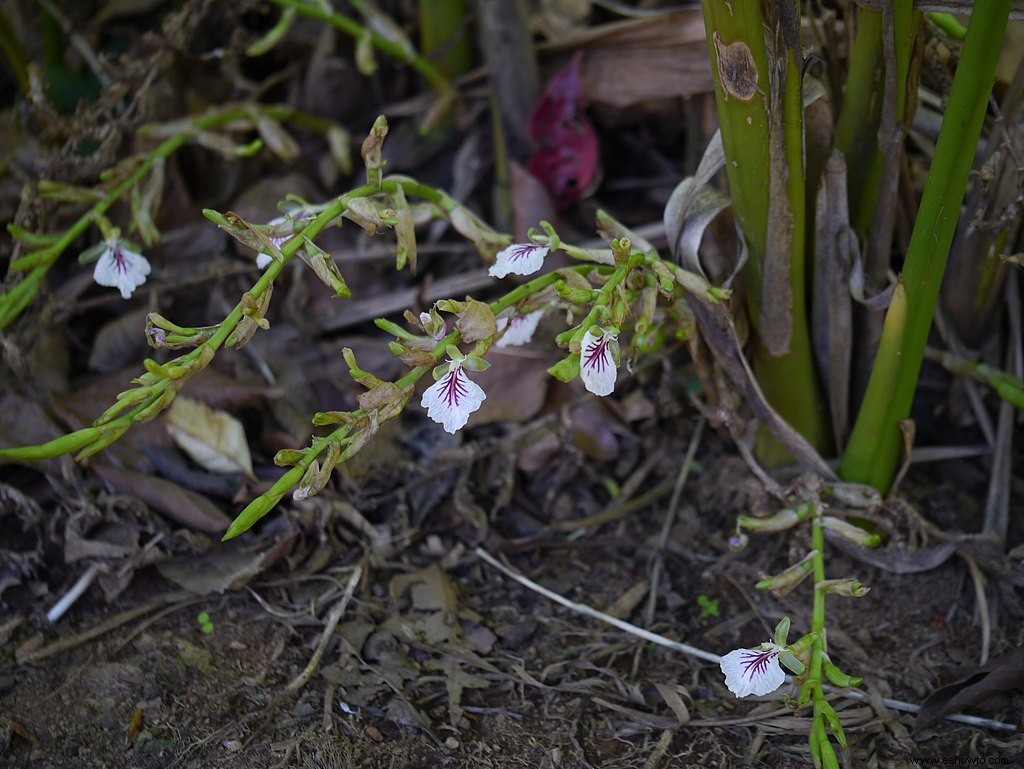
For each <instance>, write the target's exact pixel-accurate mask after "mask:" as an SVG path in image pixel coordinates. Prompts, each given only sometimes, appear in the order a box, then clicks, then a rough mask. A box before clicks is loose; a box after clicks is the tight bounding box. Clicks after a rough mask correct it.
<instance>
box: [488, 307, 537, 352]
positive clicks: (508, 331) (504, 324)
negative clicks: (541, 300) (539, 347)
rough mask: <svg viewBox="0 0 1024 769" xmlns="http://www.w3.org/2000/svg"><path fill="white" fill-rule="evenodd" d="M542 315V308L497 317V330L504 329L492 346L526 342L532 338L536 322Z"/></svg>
mask: <svg viewBox="0 0 1024 769" xmlns="http://www.w3.org/2000/svg"><path fill="white" fill-rule="evenodd" d="M542 317H544V310H534V311H533V312H528V313H526V315H520V314H519V313H518V312H513V313H512V315H511V316H510V317H499V318H497V324H498V331H502V330H503V329H504V331H505V333H504V334H502V335H501V336H500V337H499V338H498V341H497V342H495V343H494V346H495V347H516V346H518V345H521V344H526V343H527V342H529V341H530V340H531V339H533V335H534V333H535V332H536V331H537V324H538V323H540V319H541V318H542Z"/></svg>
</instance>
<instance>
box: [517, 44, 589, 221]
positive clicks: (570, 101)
mask: <svg viewBox="0 0 1024 769" xmlns="http://www.w3.org/2000/svg"><path fill="white" fill-rule="evenodd" d="M582 61H583V53H582V52H577V53H576V54H575V55H574V56H573V57H572V61H570V62H569V64H568V65H567V66H566V67H565V69H563V70H561V71H560V72H558V73H557V74H556V75H555V76H554V77H552V78H551V80H550V81H549V82H548V85H547V88H545V89H544V94H543V95H542V96H541V98H540V101H538V102H537V106H536V107H534V110H533V114H532V115H530V137H531V138H532V139H533V141H534V145H535V151H534V154H533V155H532V156H531V157H530V160H529V162H528V163H527V167H528V169H529V171H530V173H531V174H533V175H534V176H535V177H537V179H539V180H540V181H541V182H542V183H543V184H544V186H545V187H547V189H548V191H549V192H550V193H551V195H552V197H553V198H554V199H555V204H556V206H557V207H558V209H559V210H560V211H563V210H565V209H567V208H569V207H570V206H571V205H572V204H573V203H575V202H576V201H577V200H579V199H580V197H581V196H582V195H583V194H584V193H585V192H587V191H588V190H589V188H590V187H591V185H592V184H593V183H594V181H595V180H596V178H597V168H598V144H597V132H596V131H595V130H594V125H593V123H591V122H590V118H588V117H587V115H586V113H585V112H584V111H583V82H582V80H581V78H580V64H581V62H582Z"/></svg>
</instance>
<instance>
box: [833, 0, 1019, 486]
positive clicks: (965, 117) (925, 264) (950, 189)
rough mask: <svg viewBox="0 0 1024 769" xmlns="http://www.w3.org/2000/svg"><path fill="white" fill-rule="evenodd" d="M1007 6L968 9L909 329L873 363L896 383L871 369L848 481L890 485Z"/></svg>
mask: <svg viewBox="0 0 1024 769" xmlns="http://www.w3.org/2000/svg"><path fill="white" fill-rule="evenodd" d="M1010 5H1011V3H1010V0H987V1H986V2H984V3H978V4H976V5H975V7H974V12H973V13H972V15H971V22H970V26H969V27H968V29H967V38H966V40H965V41H964V48H963V52H962V54H961V57H960V64H959V66H958V67H957V71H956V75H955V76H954V78H953V85H952V89H951V90H950V95H949V103H948V106H947V108H946V114H945V117H944V118H943V121H942V128H941V130H940V131H939V139H938V143H937V144H936V147H935V157H934V160H933V162H932V166H931V170H930V172H929V175H928V181H927V182H926V183H925V188H924V195H923V197H922V199H921V207H920V210H919V211H918V215H917V220H916V221H915V223H914V231H913V234H912V236H911V239H910V246H909V248H908V249H907V257H906V262H905V264H904V270H903V283H904V285H905V287H906V292H907V317H906V327H905V329H904V331H903V334H902V337H901V339H900V343H899V344H898V345H895V349H893V350H892V351H891V352H890V351H883V350H882V349H880V350H879V353H878V356H877V357H876V360H875V368H879V367H888V368H890V369H892V370H894V371H895V380H894V387H893V389H889V388H887V387H886V386H885V382H883V381H882V378H880V377H875V376H874V374H873V375H872V377H871V380H870V381H869V383H868V389H867V392H866V393H865V396H864V401H863V403H862V405H861V408H860V411H859V413H858V415H857V421H856V423H855V425H854V430H853V433H852V434H851V436H850V443H849V445H848V446H847V449H846V452H845V453H844V455H843V459H842V462H841V463H840V466H839V472H840V475H841V476H842V477H843V478H844V479H845V480H851V481H859V482H862V483H868V484H871V485H872V486H874V487H875V488H878V489H880V490H883V491H885V490H887V489H888V488H889V485H890V484H891V483H892V480H893V478H894V477H895V474H896V470H897V467H898V464H899V459H900V448H901V446H902V437H901V432H900V429H899V423H900V422H901V421H902V420H904V419H906V418H907V417H909V415H910V407H911V405H912V403H913V399H914V391H915V389H916V387H917V378H918V374H919V373H920V370H921V361H922V358H923V356H924V350H925V344H926V342H927V339H928V332H929V329H930V328H931V322H932V316H933V315H934V313H935V303H936V300H937V298H938V294H939V287H940V285H941V282H942V275H943V272H944V271H945V268H946V261H947V258H948V256H949V249H950V245H951V244H952V241H953V233H954V231H955V229H956V224H957V220H958V215H959V210H960V204H961V203H962V202H963V198H964V191H965V189H966V186H967V179H968V176H969V174H970V170H971V163H972V161H973V158H974V154H975V151H976V149H977V146H978V139H979V137H980V136H981V128H982V124H983V123H984V120H985V113H986V111H987V108H988V99H989V94H990V93H991V90H992V82H993V78H994V75H995V67H996V61H997V59H998V57H999V52H1000V50H1001V41H1002V39H1003V33H1004V32H1005V30H1006V22H1007V18H1008V16H1009V12H1010ZM887 320H888V319H887Z"/></svg>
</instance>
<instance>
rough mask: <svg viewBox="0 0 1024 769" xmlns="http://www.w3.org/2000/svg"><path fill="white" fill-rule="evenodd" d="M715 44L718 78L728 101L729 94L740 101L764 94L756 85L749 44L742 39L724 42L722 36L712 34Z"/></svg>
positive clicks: (756, 75)
mask: <svg viewBox="0 0 1024 769" xmlns="http://www.w3.org/2000/svg"><path fill="white" fill-rule="evenodd" d="M712 40H713V41H714V44H715V59H716V63H717V65H718V79H719V82H721V84H722V89H723V90H724V91H725V98H726V100H727V101H728V99H729V97H730V96H733V97H735V98H736V99H739V100H740V101H750V100H751V99H753V98H754V96H755V94H762V95H763V94H764V91H762V90H761V88H760V87H759V86H758V85H757V80H758V72H757V65H756V64H755V63H754V55H753V54H752V53H751V52H750V46H749V45H747V44H746V43H744V42H743V41H742V40H737V41H736V42H734V43H728V44H726V43H724V42H723V41H722V36H721V35H719V34H718V32H717V31H715V32H714V33H713V34H712Z"/></svg>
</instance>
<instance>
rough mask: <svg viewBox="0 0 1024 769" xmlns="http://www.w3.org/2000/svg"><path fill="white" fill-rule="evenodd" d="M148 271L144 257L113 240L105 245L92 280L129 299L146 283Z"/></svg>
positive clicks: (147, 262)
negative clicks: (117, 291) (118, 291)
mask: <svg viewBox="0 0 1024 769" xmlns="http://www.w3.org/2000/svg"><path fill="white" fill-rule="evenodd" d="M150 269H151V268H150V266H149V260H148V259H146V257H144V256H143V255H142V254H137V253H135V252H134V251H131V250H130V249H127V248H125V247H124V246H122V245H121V244H120V243H119V242H118V241H116V240H115V241H111V242H108V243H107V247H106V249H104V251H103V254H102V255H101V256H100V258H99V261H97V262H96V268H95V269H94V270H93V272H92V279H93V280H95V281H96V282H97V283H98V284H99V285H101V286H109V287H111V288H116V289H118V290H120V292H121V296H122V297H123V298H124V299H129V298H131V295H132V292H134V291H135V289H136V288H138V287H139V286H141V285H142V284H143V283H145V282H146V276H147V275H149V272H150Z"/></svg>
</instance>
